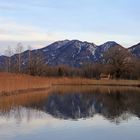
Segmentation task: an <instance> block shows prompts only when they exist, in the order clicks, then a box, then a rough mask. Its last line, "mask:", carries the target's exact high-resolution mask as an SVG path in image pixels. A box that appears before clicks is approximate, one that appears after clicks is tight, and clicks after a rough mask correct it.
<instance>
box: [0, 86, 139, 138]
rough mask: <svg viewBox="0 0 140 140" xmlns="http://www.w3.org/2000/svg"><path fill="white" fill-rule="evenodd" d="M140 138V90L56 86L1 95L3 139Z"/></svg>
mask: <svg viewBox="0 0 140 140" xmlns="http://www.w3.org/2000/svg"><path fill="white" fill-rule="evenodd" d="M93 139H95V140H140V89H138V88H127V87H91V86H82V87H77V86H73V87H70V86H68V87H63V86H59V87H54V88H53V89H52V90H50V91H44V92H43V91H41V92H39V91H37V92H34V93H28V94H27V93H26V94H20V95H13V96H7V97H0V140H93Z"/></svg>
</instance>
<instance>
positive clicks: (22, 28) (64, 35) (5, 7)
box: [0, 0, 140, 53]
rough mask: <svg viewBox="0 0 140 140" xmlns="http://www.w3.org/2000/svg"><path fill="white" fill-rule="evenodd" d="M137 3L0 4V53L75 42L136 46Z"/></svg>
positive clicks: (8, 0) (139, 31) (20, 0)
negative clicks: (8, 49) (12, 49)
mask: <svg viewBox="0 0 140 140" xmlns="http://www.w3.org/2000/svg"><path fill="white" fill-rule="evenodd" d="M139 7H140V0H0V53H3V52H4V51H5V50H6V49H7V47H8V46H10V47H11V48H14V47H16V46H17V43H18V42H21V43H22V44H23V46H24V47H25V48H28V46H31V47H32V48H40V47H44V46H46V45H48V44H50V43H52V42H54V41H58V40H65V39H70V40H72V39H78V40H81V41H89V42H93V43H95V44H97V45H100V44H103V43H105V42H107V41H116V42H117V43H119V44H121V45H123V46H124V47H130V46H132V45H134V44H137V43H139V42H140V8H139Z"/></svg>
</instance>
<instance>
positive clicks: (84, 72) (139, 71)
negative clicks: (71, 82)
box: [0, 43, 140, 79]
mask: <svg viewBox="0 0 140 140" xmlns="http://www.w3.org/2000/svg"><path fill="white" fill-rule="evenodd" d="M22 52H23V46H22V44H21V43H19V44H18V45H17V49H16V51H15V53H13V51H12V50H11V48H10V47H9V48H8V49H7V51H6V55H7V57H6V58H5V62H4V65H3V66H1V68H0V70H1V71H6V72H14V73H25V74H30V75H38V76H48V77H49V76H50V77H52V76H53V77H84V78H95V79H100V75H101V74H102V73H103V74H106V75H111V78H112V79H140V59H139V58H136V57H134V56H133V55H132V54H131V53H130V52H128V50H127V49H124V48H121V47H119V46H118V47H113V48H110V49H109V50H108V51H107V52H105V53H104V54H103V58H102V59H103V61H102V62H100V63H99V62H98V63H95V62H91V63H84V65H82V66H81V67H70V66H68V65H67V66H66V65H59V66H48V65H47V64H46V63H45V62H44V58H43V55H42V54H41V52H40V51H39V50H36V51H34V53H32V51H31V49H30V47H28V50H27V51H25V52H24V55H23V53H22Z"/></svg>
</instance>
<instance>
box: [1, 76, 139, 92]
mask: <svg viewBox="0 0 140 140" xmlns="http://www.w3.org/2000/svg"><path fill="white" fill-rule="evenodd" d="M53 85H94V86H135V87H136V86H137V87H140V81H137V80H93V79H84V78H45V77H44V78H43V77H37V76H36V77H33V76H29V75H24V74H10V73H0V94H2V93H6V92H12V91H18V90H19V91H22V90H23V91H24V90H25V91H26V90H35V89H43V88H48V87H51V86H53Z"/></svg>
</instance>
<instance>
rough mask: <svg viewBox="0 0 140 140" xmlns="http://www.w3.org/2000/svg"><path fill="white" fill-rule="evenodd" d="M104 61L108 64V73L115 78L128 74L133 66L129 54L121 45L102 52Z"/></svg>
mask: <svg viewBox="0 0 140 140" xmlns="http://www.w3.org/2000/svg"><path fill="white" fill-rule="evenodd" d="M104 60H105V63H106V64H108V65H109V66H110V67H109V69H108V70H109V71H110V74H111V75H113V77H115V78H117V79H118V78H122V77H125V76H128V75H129V74H130V73H131V71H132V68H133V61H132V56H131V54H130V53H129V52H128V51H127V50H126V49H124V48H122V47H121V46H116V47H113V48H110V49H109V50H108V51H107V52H106V53H105V54H104Z"/></svg>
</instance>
